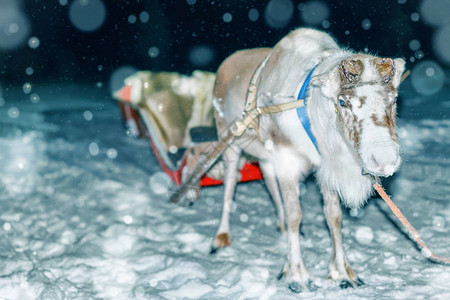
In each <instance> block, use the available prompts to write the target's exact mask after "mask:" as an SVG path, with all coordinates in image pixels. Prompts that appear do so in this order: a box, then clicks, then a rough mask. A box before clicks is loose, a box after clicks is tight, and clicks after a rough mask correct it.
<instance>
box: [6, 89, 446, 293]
mask: <svg viewBox="0 0 450 300" xmlns="http://www.w3.org/2000/svg"><path fill="white" fill-rule="evenodd" d="M406 88H407V90H408V89H409V88H408V85H406ZM27 92H29V91H27ZM32 92H33V93H35V95H33V97H31V100H32V101H30V100H28V99H29V97H30V95H29V94H24V91H23V90H22V88H18V89H10V90H8V91H6V92H5V95H4V99H5V103H2V104H3V106H2V107H0V124H1V125H0V148H1V154H0V165H1V170H2V172H1V173H0V191H1V192H0V299H450V268H449V267H448V266H442V265H437V264H433V263H430V262H429V261H427V260H426V259H425V258H424V257H422V256H421V255H420V252H419V251H418V250H417V249H416V248H415V246H414V244H413V243H412V242H411V241H410V240H409V239H408V238H407V236H406V235H405V234H404V233H402V231H401V230H399V229H398V228H397V224H399V223H398V222H397V221H395V220H393V216H392V214H391V213H390V212H389V211H388V208H387V206H386V205H385V204H384V203H382V201H381V200H380V199H378V198H373V199H371V201H369V203H368V204H367V206H366V207H365V208H364V210H361V211H358V212H357V211H351V212H350V211H347V210H346V211H345V214H344V219H343V235H344V246H345V249H346V251H347V255H348V258H349V260H350V262H351V263H352V266H353V268H354V269H355V271H356V272H357V273H358V274H359V276H360V277H361V278H362V279H363V280H364V281H365V283H366V285H365V286H363V287H360V288H358V289H347V290H341V289H340V288H339V287H338V286H337V284H336V283H333V282H329V281H327V280H326V279H325V277H326V275H327V272H328V270H327V267H328V262H329V259H330V255H331V241H330V237H329V234H328V229H327V227H326V224H325V221H324V216H323V212H322V207H321V197H320V194H319V192H318V188H317V186H316V185H315V183H314V181H313V179H312V178H311V179H309V180H308V181H307V182H306V184H305V185H302V187H301V191H302V202H301V204H302V208H303V211H304V218H303V222H302V227H301V230H302V233H303V236H302V240H301V241H302V250H303V257H304V259H305V263H306V265H307V266H308V267H309V270H310V273H311V274H312V275H313V276H314V277H315V283H316V285H318V286H319V289H318V290H317V291H315V292H304V293H302V294H298V295H297V294H292V293H291V292H290V291H289V290H288V289H287V287H286V284H285V282H283V281H277V280H276V276H277V274H278V273H279V271H280V270H281V267H282V266H283V263H284V260H285V257H286V251H287V240H286V238H285V237H283V236H280V234H279V232H278V231H277V229H276V217H275V210H274V207H273V205H272V202H271V201H270V199H269V195H268V193H267V192H266V190H265V188H264V185H263V183H262V182H253V183H249V184H241V185H239V186H238V189H237V195H236V202H235V206H234V213H233V215H232V218H231V221H232V224H231V230H232V238H233V244H232V246H231V247H228V248H226V249H223V250H221V251H220V252H219V253H217V254H215V255H209V250H210V245H211V243H212V238H213V237H214V234H215V231H216V229H217V226H218V223H219V217H220V214H221V199H222V187H214V188H206V189H203V190H202V198H201V200H200V201H199V202H198V203H197V204H196V205H195V206H193V207H191V208H181V207H176V206H174V205H172V204H170V203H168V199H167V196H166V194H165V193H164V190H165V187H164V186H163V185H161V182H164V180H162V181H161V179H164V176H162V173H161V170H160V168H159V166H158V164H157V162H156V160H155V158H154V156H153V155H152V154H151V153H150V150H149V145H148V142H147V141H146V140H135V139H132V138H129V137H127V136H126V134H125V132H124V130H123V127H122V125H121V118H120V114H119V110H118V108H117V106H116V103H115V102H114V101H113V100H111V99H110V98H109V95H108V93H107V91H106V89H101V88H97V87H85V86H57V85H54V86H44V87H39V86H35V87H32ZM448 95H449V88H448V86H447V87H446V90H443V91H441V93H440V94H438V95H435V96H433V97H428V98H425V97H418V96H414V94H413V93H412V92H410V93H408V92H405V93H404V94H403V96H402V99H401V104H402V113H401V119H400V122H399V127H400V130H399V136H400V138H401V143H402V145H403V158H404V163H403V165H402V167H401V170H400V171H399V172H398V174H397V175H395V176H394V177H393V178H390V179H389V180H385V185H386V187H387V189H388V192H389V193H390V194H392V195H393V199H394V202H396V203H397V204H398V206H399V207H400V208H401V209H402V211H403V213H404V214H405V215H406V216H407V217H408V218H409V220H410V222H411V223H412V224H413V225H414V226H415V227H416V228H417V229H418V231H419V232H420V234H421V235H422V238H423V239H424V240H425V241H426V242H427V243H428V244H429V246H430V248H431V249H432V250H434V251H435V252H436V253H437V254H439V255H442V256H447V257H448V256H450V234H449V227H450V205H449V201H450V199H449V194H450V174H449V173H450V168H449V163H450V162H449V157H450V155H449V154H450V141H449V139H448V132H449V130H450V120H448V119H446V118H447V117H448V116H446V114H448V112H449V107H450V101H449V98H448ZM36 96H37V97H36ZM436 97H440V98H441V99H442V97H446V99H447V100H445V101H440V102H439V101H434V102H433V99H435V98H436ZM34 102H35V103H34ZM427 103H428V104H432V105H423V104H427Z"/></svg>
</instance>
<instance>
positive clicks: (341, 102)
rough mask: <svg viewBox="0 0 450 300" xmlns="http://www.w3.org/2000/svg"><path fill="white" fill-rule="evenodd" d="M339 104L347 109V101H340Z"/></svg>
mask: <svg viewBox="0 0 450 300" xmlns="http://www.w3.org/2000/svg"><path fill="white" fill-rule="evenodd" d="M339 104H340V105H341V106H343V107H346V106H347V105H345V101H344V100H339Z"/></svg>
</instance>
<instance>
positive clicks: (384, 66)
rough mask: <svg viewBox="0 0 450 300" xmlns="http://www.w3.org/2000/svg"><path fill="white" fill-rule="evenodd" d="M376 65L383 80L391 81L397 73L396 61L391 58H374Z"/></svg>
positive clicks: (384, 81)
mask: <svg viewBox="0 0 450 300" xmlns="http://www.w3.org/2000/svg"><path fill="white" fill-rule="evenodd" d="M374 63H375V67H376V69H377V72H378V74H380V78H381V82H383V83H389V82H390V81H391V80H392V78H393V77H394V75H395V71H396V70H395V66H394V61H393V60H392V59H391V58H380V57H376V58H374Z"/></svg>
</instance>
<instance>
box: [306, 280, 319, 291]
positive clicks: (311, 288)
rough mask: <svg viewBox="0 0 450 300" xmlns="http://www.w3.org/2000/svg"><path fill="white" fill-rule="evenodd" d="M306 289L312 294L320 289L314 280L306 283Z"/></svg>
mask: <svg viewBox="0 0 450 300" xmlns="http://www.w3.org/2000/svg"><path fill="white" fill-rule="evenodd" d="M306 287H307V288H308V290H309V291H310V292H314V291H317V289H318V288H319V287H318V286H317V285H315V284H314V282H313V281H312V280H308V282H307V283H306Z"/></svg>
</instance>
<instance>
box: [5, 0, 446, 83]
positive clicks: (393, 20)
mask: <svg viewBox="0 0 450 300" xmlns="http://www.w3.org/2000/svg"><path fill="white" fill-rule="evenodd" d="M1 1H8V0H0V2H1ZM75 1H80V0H75ZM81 1H88V0H81ZM286 1H288V2H289V0H286ZM60 2H61V1H60ZM62 2H64V1H62ZM193 2H195V4H193V5H190V4H189V3H193ZM269 2H270V1H269V0H267V1H259V0H250V1H243V0H223V1H219V0H216V1H212V0H211V1H205V0H203V1H202V0H197V1H195V0H187V1H186V0H180V1H164V0H150V1H139V0H138V1H136V0H134V1H131V0H130V1H113V0H108V1H107V0H104V1H103V3H104V4H105V7H106V18H105V21H104V23H103V24H102V26H101V27H100V28H99V29H97V30H95V31H93V32H83V31H80V30H78V29H77V28H75V26H74V25H73V24H72V22H71V21H70V18H69V10H70V4H71V3H72V1H69V2H68V3H67V4H66V5H61V4H60V3H59V2H58V1H57V0H40V1H39V0H36V1H28V0H27V1H22V2H21V3H22V4H21V6H20V8H21V10H22V11H23V12H24V14H25V16H26V17H27V18H28V20H29V22H30V25H31V26H30V32H29V35H28V37H32V36H34V37H37V38H38V39H39V41H40V45H39V46H38V47H37V48H35V49H33V48H30V47H29V46H28V44H27V41H28V38H27V39H26V40H25V41H24V42H23V43H22V44H21V45H19V46H18V47H17V48H16V49H13V50H1V49H0V61H1V62H2V65H1V66H0V82H3V83H6V82H7V83H17V84H19V83H23V82H26V81H32V82H34V83H37V82H49V81H52V82H65V81H76V82H97V81H100V82H105V83H106V82H108V80H109V78H110V76H111V73H112V71H113V70H115V69H117V68H118V67H120V66H124V65H131V66H134V67H136V68H137V69H149V70H166V71H178V72H182V73H190V72H191V71H192V70H194V69H204V70H209V71H215V70H216V69H217V67H218V65H219V64H220V62H221V61H222V60H223V59H224V58H225V57H226V56H228V55H230V54H231V53H233V52H234V51H236V50H238V49H242V48H251V47H261V46H273V45H274V44H275V43H276V42H277V41H278V40H279V39H280V38H281V37H283V36H284V35H286V34H287V33H288V32H289V31H290V30H292V29H295V28H297V27H301V26H306V25H308V24H305V22H304V21H303V19H302V18H301V16H300V10H299V4H300V3H305V2H307V1H290V2H291V3H293V7H294V9H293V14H292V17H291V18H290V21H288V22H287V24H286V25H285V26H283V27H282V28H273V27H270V26H269V25H267V22H266V21H265V17H264V11H265V10H266V9H267V6H268V3H269ZM281 2H283V1H281ZM284 2H285V1H284ZM323 2H325V3H327V5H328V7H329V16H328V18H327V20H328V21H329V28H327V29H324V28H323V26H322V25H318V26H309V27H316V28H320V29H323V30H326V31H327V32H329V33H331V34H332V35H333V36H334V37H335V38H336V39H337V40H338V43H339V44H340V45H342V46H346V47H349V48H352V49H355V50H357V51H363V50H364V49H365V48H367V49H368V50H369V51H370V52H371V53H376V54H378V55H381V56H390V57H404V58H405V59H406V60H407V61H408V63H410V62H409V59H410V57H411V56H414V51H412V50H411V49H410V47H409V42H410V41H411V40H414V39H416V40H419V41H420V43H421V47H420V50H421V51H423V54H424V58H428V59H433V60H436V58H435V56H434V53H433V49H432V46H431V38H432V32H433V28H432V27H431V26H429V25H428V24H426V22H424V21H423V20H422V19H420V20H419V21H412V20H411V14H413V13H414V12H417V11H418V6H419V4H420V1H412V0H408V1H406V2H405V1H404V0H403V1H402V0H400V1H397V0H382V1H355V0H342V1H323ZM403 2H405V3H403ZM300 7H301V6H300ZM252 8H254V9H256V10H257V11H258V12H259V18H258V19H257V20H256V21H254V22H252V21H251V20H250V19H249V16H248V14H249V10H250V9H252ZM142 12H147V13H148V15H149V18H148V22H145V23H143V22H142V21H141V20H140V19H139V15H140V14H141V13H142ZM226 13H229V14H231V16H232V20H231V22H225V21H224V14H226ZM130 15H134V16H136V18H137V21H136V22H135V23H133V24H132V23H130V22H129V20H128V18H129V16H130ZM364 19H369V20H370V22H371V26H370V29H368V30H365V29H363V26H362V22H363V20H364ZM346 31H347V33H346ZM199 46H200V47H203V48H200V49H206V50H208V51H207V52H206V54H208V55H212V58H211V60H210V61H209V62H206V63H205V64H199V63H196V62H195V60H193V59H192V58H190V54H192V53H191V50H192V49H194V48H195V47H199ZM151 47H156V48H157V49H158V50H159V55H158V56H156V57H153V58H152V57H150V56H149V53H148V51H149V48H151ZM197 49H198V48H197ZM209 50H212V51H209ZM30 66H31V67H32V68H33V70H34V73H33V74H32V75H27V74H26V73H25V70H26V68H27V67H30ZM99 66H101V67H99ZM443 66H445V65H443Z"/></svg>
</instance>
